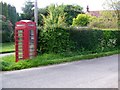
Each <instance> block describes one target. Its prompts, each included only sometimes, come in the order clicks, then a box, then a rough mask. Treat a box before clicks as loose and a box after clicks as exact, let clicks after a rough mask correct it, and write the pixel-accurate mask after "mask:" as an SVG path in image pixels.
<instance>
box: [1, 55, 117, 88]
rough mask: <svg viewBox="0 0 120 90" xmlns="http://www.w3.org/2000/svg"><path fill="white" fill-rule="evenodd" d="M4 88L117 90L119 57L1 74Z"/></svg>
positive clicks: (114, 56) (113, 56)
mask: <svg viewBox="0 0 120 90" xmlns="http://www.w3.org/2000/svg"><path fill="white" fill-rule="evenodd" d="M2 77H3V78H2V87H3V88H118V55H112V56H107V57H102V58H96V59H91V60H83V61H77V62H72V63H65V64H59V65H52V66H45V67H38V68H32V69H24V70H18V71H11V72H2Z"/></svg>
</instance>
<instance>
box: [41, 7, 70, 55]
mask: <svg viewBox="0 0 120 90" xmlns="http://www.w3.org/2000/svg"><path fill="white" fill-rule="evenodd" d="M42 16H43V19H44V27H43V29H42V30H40V32H39V35H40V36H39V40H40V41H39V51H40V52H42V53H44V52H54V53H59V52H66V51H68V50H69V48H70V47H69V45H70V40H69V34H68V33H67V32H66V31H65V29H64V28H61V27H64V26H66V23H65V13H64V7H63V6H57V5H56V6H55V5H51V6H50V7H48V16H44V15H42Z"/></svg>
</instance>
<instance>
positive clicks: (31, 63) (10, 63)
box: [1, 50, 120, 71]
mask: <svg viewBox="0 0 120 90" xmlns="http://www.w3.org/2000/svg"><path fill="white" fill-rule="evenodd" d="M119 53H120V51H118V50H115V51H110V52H102V53H94V54H86V55H74V56H73V55H72V56H67V55H61V54H43V55H38V56H37V57H35V58H34V59H31V60H21V61H19V62H18V63H15V56H13V55H10V56H6V57H3V58H2V61H1V64H2V70H3V71H11V70H20V69H26V68H31V67H38V66H47V65H53V64H60V63H64V62H72V61H79V60H85V59H92V58H98V57H103V56H109V55H113V54H119Z"/></svg>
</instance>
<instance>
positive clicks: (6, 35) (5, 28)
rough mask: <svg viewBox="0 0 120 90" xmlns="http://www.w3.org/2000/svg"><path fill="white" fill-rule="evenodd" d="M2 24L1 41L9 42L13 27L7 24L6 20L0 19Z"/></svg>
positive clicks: (11, 38) (11, 37)
mask: <svg viewBox="0 0 120 90" xmlns="http://www.w3.org/2000/svg"><path fill="white" fill-rule="evenodd" d="M0 24H1V25H2V28H1V29H2V30H1V31H0V35H1V36H2V41H1V42H10V41H12V40H13V28H12V27H11V26H9V22H8V21H0Z"/></svg>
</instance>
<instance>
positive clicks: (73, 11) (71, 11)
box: [64, 5, 83, 26]
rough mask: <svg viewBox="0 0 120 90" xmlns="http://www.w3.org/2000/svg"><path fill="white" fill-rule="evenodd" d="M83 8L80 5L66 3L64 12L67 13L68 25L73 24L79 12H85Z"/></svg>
mask: <svg viewBox="0 0 120 90" xmlns="http://www.w3.org/2000/svg"><path fill="white" fill-rule="evenodd" d="M82 10H83V8H82V7H81V6H79V5H65V8H64V12H65V13H66V15H65V16H66V23H67V25H68V26H69V25H72V21H73V18H76V17H77V15H78V14H81V13H83V11H82Z"/></svg>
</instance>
